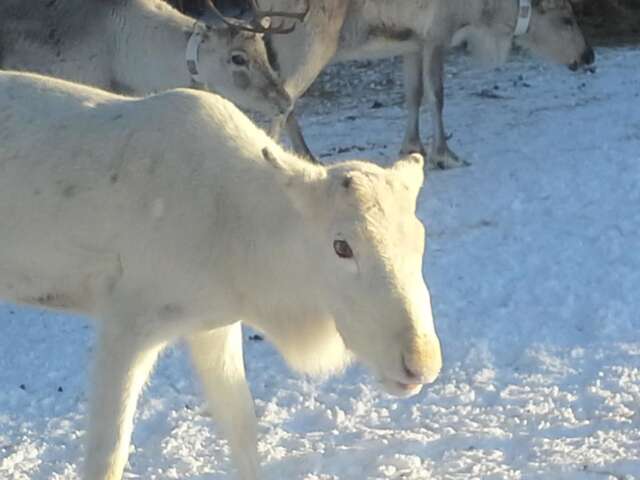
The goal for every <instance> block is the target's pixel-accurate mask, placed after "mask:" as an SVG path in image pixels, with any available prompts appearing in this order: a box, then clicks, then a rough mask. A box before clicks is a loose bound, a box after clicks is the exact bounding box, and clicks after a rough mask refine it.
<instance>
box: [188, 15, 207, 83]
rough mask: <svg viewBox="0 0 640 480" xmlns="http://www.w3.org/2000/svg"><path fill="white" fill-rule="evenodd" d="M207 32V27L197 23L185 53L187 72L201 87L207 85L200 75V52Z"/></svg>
mask: <svg viewBox="0 0 640 480" xmlns="http://www.w3.org/2000/svg"><path fill="white" fill-rule="evenodd" d="M206 30H207V27H206V25H204V24H203V23H201V22H196V23H195V24H194V25H193V32H191V36H190V37H189V41H188V42H187V50H186V51H185V58H186V60H187V71H188V72H189V75H191V80H192V81H193V82H195V83H198V84H200V85H205V84H206V82H205V81H204V79H203V78H202V76H201V75H200V65H199V58H198V57H199V52H200V44H201V43H202V40H203V36H204V33H205V31H206Z"/></svg>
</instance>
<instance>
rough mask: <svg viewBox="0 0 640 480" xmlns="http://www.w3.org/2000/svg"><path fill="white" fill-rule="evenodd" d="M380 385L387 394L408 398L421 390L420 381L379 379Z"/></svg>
mask: <svg viewBox="0 0 640 480" xmlns="http://www.w3.org/2000/svg"><path fill="white" fill-rule="evenodd" d="M380 385H381V386H382V388H383V389H384V391H385V392H387V393H388V394H389V395H393V396H394V397H400V398H408V397H413V396H414V395H417V394H418V393H420V391H421V390H422V386H423V385H422V384H420V383H403V382H398V381H396V380H389V379H386V378H385V379H381V380H380Z"/></svg>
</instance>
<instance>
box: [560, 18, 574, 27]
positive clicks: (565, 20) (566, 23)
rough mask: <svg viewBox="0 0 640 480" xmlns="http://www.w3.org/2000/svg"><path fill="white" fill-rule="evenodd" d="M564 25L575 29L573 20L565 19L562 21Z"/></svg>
mask: <svg viewBox="0 0 640 480" xmlns="http://www.w3.org/2000/svg"><path fill="white" fill-rule="evenodd" d="M562 23H563V24H564V25H566V26H567V27H573V19H572V18H569V17H564V18H563V19H562Z"/></svg>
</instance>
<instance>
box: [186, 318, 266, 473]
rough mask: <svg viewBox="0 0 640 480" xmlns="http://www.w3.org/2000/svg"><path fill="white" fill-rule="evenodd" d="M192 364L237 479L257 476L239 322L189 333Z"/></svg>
mask: <svg viewBox="0 0 640 480" xmlns="http://www.w3.org/2000/svg"><path fill="white" fill-rule="evenodd" d="M188 342H189V346H190V348H191V355H192V358H193V363H194V365H195V367H196V369H197V371H198V374H199V376H200V379H201V381H202V384H203V387H204V391H205V395H206V397H207V402H208V406H209V409H210V411H211V414H212V416H213V418H214V420H215V421H216V422H217V423H218V425H219V426H220V428H221V429H222V431H223V433H224V434H225V435H226V437H227V438H228V439H229V443H230V445H231V455H232V458H233V461H234V464H235V466H236V468H237V469H238V474H239V478H241V479H242V480H255V479H257V478H258V469H259V462H258V452H257V421H256V417H255V411H254V405H253V398H252V397H251V392H250V391H249V386H248V385H247V381H246V378H245V370H244V361H243V356H242V328H241V324H240V322H238V323H235V324H233V325H230V326H227V327H222V328H217V329H215V330H210V331H207V332H202V333H198V334H196V335H192V336H191V337H190V338H189V339H188Z"/></svg>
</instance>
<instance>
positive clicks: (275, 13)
mask: <svg viewBox="0 0 640 480" xmlns="http://www.w3.org/2000/svg"><path fill="white" fill-rule="evenodd" d="M304 3H305V8H304V10H303V11H302V12H285V11H279V10H261V9H260V7H259V6H258V0H249V4H250V5H251V8H253V11H254V13H255V15H256V17H258V18H264V17H282V18H293V19H295V20H298V21H300V22H304V21H305V20H306V18H307V14H308V13H309V10H310V9H311V4H310V3H309V0H304Z"/></svg>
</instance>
